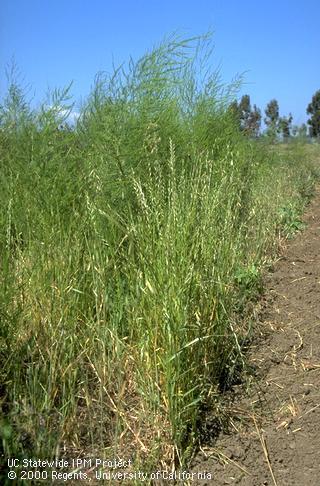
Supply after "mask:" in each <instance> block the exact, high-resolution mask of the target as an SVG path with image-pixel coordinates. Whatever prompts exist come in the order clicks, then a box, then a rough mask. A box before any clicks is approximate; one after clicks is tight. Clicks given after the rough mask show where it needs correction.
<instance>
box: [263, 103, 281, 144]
mask: <svg viewBox="0 0 320 486" xmlns="http://www.w3.org/2000/svg"><path fill="white" fill-rule="evenodd" d="M265 114H266V117H265V119H264V121H265V124H266V125H267V135H269V136H270V137H271V138H272V140H273V141H275V140H276V138H277V134H278V131H279V103H278V102H277V100H275V99H273V100H271V101H270V102H269V103H268V104H267V107H266V109H265Z"/></svg>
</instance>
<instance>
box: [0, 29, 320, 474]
mask: <svg viewBox="0 0 320 486" xmlns="http://www.w3.org/2000/svg"><path fill="white" fill-rule="evenodd" d="M208 42H209V41H208V39H206V38H202V39H191V40H187V41H181V40H179V39H177V38H171V39H169V40H168V41H166V42H164V43H162V44H161V45H160V46H159V47H158V48H156V49H154V50H153V51H151V52H150V53H148V54H146V55H145V56H144V57H143V58H142V59H140V60H139V61H138V62H136V63H134V62H130V63H129V65H128V66H127V67H126V68H121V69H119V70H118V71H115V72H114V73H113V75H112V76H110V77H108V76H107V75H103V74H101V75H99V76H98V77H97V79H96V83H95V87H94V89H93V91H92V94H91V96H90V98H89V99H88V101H87V103H86V104H85V106H84V107H83V110H82V113H81V116H80V118H79V120H78V121H77V123H76V124H75V126H74V127H71V128H70V127H68V125H66V123H65V121H66V117H67V116H68V110H69V111H71V110H72V108H71V106H70V105H69V103H70V100H69V99H68V96H69V92H68V89H66V90H57V91H55V92H54V93H52V95H51V98H50V99H49V100H48V101H47V102H46V104H43V105H42V106H41V107H40V108H39V109H37V110H32V109H31V108H30V106H29V105H28V103H27V102H26V100H25V97H24V95H23V91H22V89H21V87H19V85H17V84H16V83H14V82H13V83H12V84H11V86H10V89H9V91H8V95H7V97H6V98H5V100H4V102H3V104H2V106H1V108H0V257H1V268H0V272H1V273H0V319H1V325H0V361H1V366H0V370H1V371H0V376H1V388H0V400H1V402H0V404H1V407H2V419H1V431H2V447H3V451H4V454H5V456H6V457H17V458H19V457H20V458H22V457H39V458H54V457H77V456H79V455H80V456H86V457H90V455H93V456H97V457H103V456H105V457H107V458H110V457H115V455H116V454H118V455H119V456H120V457H123V458H134V461H135V465H137V464H140V465H143V467H144V470H147V469H148V468H151V467H153V468H154V467H155V465H157V464H158V465H159V464H162V465H163V466H164V467H165V466H170V468H171V467H172V466H173V464H175V466H176V467H178V466H179V464H182V463H185V462H186V461H187V460H188V457H189V455H190V451H191V450H192V448H193V447H194V446H195V445H196V443H197V439H198V426H199V420H201V416H202V415H201V414H202V410H203V407H204V405H206V406H210V407H211V409H213V410H215V409H216V410H217V417H218V408H219V407H218V404H219V396H220V394H221V391H223V390H224V389H226V388H227V387H229V386H231V385H232V383H233V381H234V379H235V378H238V375H239V373H240V372H241V369H242V368H243V366H244V363H245V356H244V346H245V345H247V343H248V339H249V338H250V332H251V331H250V330H251V326H252V323H250V320H249V319H248V318H244V317H245V316H246V315H247V311H246V306H247V303H248V301H249V300H250V299H253V298H256V297H257V292H258V291H259V290H260V289H261V278H260V277H261V269H262V268H263V267H264V265H265V264H266V263H268V262H270V261H271V259H272V255H274V254H275V252H276V250H277V247H278V241H279V235H280V234H281V232H282V231H283V228H285V226H283V224H285V225H286V227H288V225H289V226H290V225H291V226H290V229H292V226H294V222H295V221H296V217H297V216H296V215H297V212H298V213H299V211H301V209H302V207H303V204H304V203H305V201H306V200H307V199H308V198H309V197H310V196H311V195H312V190H313V182H314V178H315V176H316V165H315V164H314V163H313V160H314V159H315V157H314V155H313V154H312V153H311V151H312V150H316V148H314V147H310V146H309V147H305V146H303V145H301V144H298V143H297V144H291V145H290V146H286V147H283V146H279V147H277V146H270V147H269V145H268V142H265V141H264V142H262V141H260V140H256V139H255V140H252V139H250V138H248V137H247V136H246V134H245V133H244V131H243V130H241V129H240V127H239V121H238V119H237V117H236V116H235V114H234V110H232V109H230V105H231V103H232V102H233V101H234V99H235V94H236V92H237V89H238V83H234V84H232V85H231V86H223V85H221V82H220V80H219V77H218V76H217V73H216V72H213V73H211V74H210V73H209V74H208V73H207V69H208V62H209V61H208V60H207V58H206V53H207V52H208V51H207V47H208ZM292 208H294V210H293V209H292ZM290 218H291V219H290ZM293 220H294V221H293Z"/></svg>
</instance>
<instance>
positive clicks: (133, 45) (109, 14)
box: [0, 0, 320, 123]
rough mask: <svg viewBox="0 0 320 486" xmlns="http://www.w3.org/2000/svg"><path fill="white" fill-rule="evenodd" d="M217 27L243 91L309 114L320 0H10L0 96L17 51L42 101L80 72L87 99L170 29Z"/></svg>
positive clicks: (224, 64)
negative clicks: (116, 67)
mask: <svg viewBox="0 0 320 486" xmlns="http://www.w3.org/2000/svg"><path fill="white" fill-rule="evenodd" d="M208 30H211V31H213V32H214V35H213V42H214V45H215V49H214V54H213V58H212V63H213V67H215V66H221V75H222V79H223V80H224V81H225V82H228V81H230V80H231V79H232V78H233V77H234V76H235V75H237V74H239V73H243V72H246V74H245V81H246V85H245V86H244V87H243V89H242V92H243V93H248V94H250V96H251V101H252V102H253V103H255V104H257V105H258V106H259V107H260V108H262V109H264V108H265V106H266V104H267V102H268V101H269V100H270V99H272V98H276V99H277V100H278V101H279V104H280V112H281V114H283V115H286V114H288V113H289V112H290V111H291V112H292V113H293V115H294V120H295V122H296V123H302V122H303V121H305V120H306V113H305V110H306V106H307V104H308V103H309V102H310V100H311V97H312V95H313V94H314V92H315V91H316V90H318V89H320V62H319V58H320V52H319V47H320V1H319V0H304V1H302V0H299V1H298V0H291V1H289V0H277V1H276V0H268V1H266V0H259V1H258V0H255V1H251V0H242V1H241V0H239V1H236V0H224V1H223V0H221V1H220V0H211V1H209V0H197V1H192V2H191V1H188V0H184V1H181V0H178V1H175V0H170V1H169V0H161V1H155V0H135V1H129V0H122V1H121V0H118V1H111V0H110V1H109V0H105V1H103V0H90V1H89V0H1V2H0V73H1V74H0V96H2V95H3V92H4V90H5V84H6V83H5V66H6V64H8V63H9V62H10V60H11V59H12V58H14V59H15V62H16V64H17V65H18V67H19V70H20V71H21V73H22V74H23V77H24V79H25V82H26V83H28V84H29V85H31V86H32V93H35V100H42V99H43V98H44V95H45V93H46V91H47V89H48V87H52V88H54V87H61V86H64V85H66V84H67V83H69V82H70V81H72V80H73V87H72V93H73V94H74V98H75V100H80V99H81V98H83V99H84V98H85V97H86V96H87V95H88V93H89V91H90V87H91V86H92V84H93V80H94V76H95V74H96V73H97V72H98V71H100V70H105V71H110V70H111V69H112V63H113V62H115V63H116V64H119V63H122V62H124V61H126V60H127V59H128V58H129V56H130V55H132V56H133V57H134V58H138V57H139V56H141V55H142V54H143V53H144V52H145V51H146V50H150V48H151V47H152V46H154V45H155V44H157V43H159V41H161V40H162V39H163V37H164V36H165V35H168V34H170V33H172V32H173V31H179V32H180V33H181V34H182V35H185V36H186V37H188V36H190V35H198V34H204V33H205V32H207V31H208Z"/></svg>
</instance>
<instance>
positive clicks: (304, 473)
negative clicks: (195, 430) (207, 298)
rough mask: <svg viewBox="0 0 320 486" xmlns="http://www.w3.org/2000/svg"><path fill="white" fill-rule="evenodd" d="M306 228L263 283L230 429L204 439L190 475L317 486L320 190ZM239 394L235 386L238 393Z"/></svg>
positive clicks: (225, 481)
mask: <svg viewBox="0 0 320 486" xmlns="http://www.w3.org/2000/svg"><path fill="white" fill-rule="evenodd" d="M304 221H305V223H306V224H307V226H306V229H305V230H304V231H303V232H302V233H300V234H299V235H297V236H296V237H295V238H294V239H293V240H292V241H290V242H288V244H287V245H286V248H285V249H284V250H283V252H282V253H283V254H282V257H281V258H280V259H279V261H278V262H277V263H276V264H275V265H274V268H273V271H272V272H270V273H268V275H266V277H265V287H266V293H265V305H264V310H263V314H262V319H261V322H260V325H259V328H261V334H262V337H261V336H260V338H259V339H257V341H256V342H254V343H253V346H252V348H251V351H250V353H249V364H250V366H251V367H253V369H255V373H254V377H253V378H251V382H250V383H246V385H241V386H240V387H238V390H234V392H233V401H232V403H231V405H230V413H231V416H232V417H233V418H232V419H231V427H230V430H229V431H228V433H223V434H221V435H220V436H219V437H218V439H215V440H214V441H213V440H212V441H210V440H207V441H206V443H205V444H203V445H202V447H201V451H200V452H199V454H198V455H197V456H196V458H195V460H194V465H193V471H207V472H210V473H211V474H212V478H213V479H212V480H211V481H210V482H206V481H202V482H193V483H192V484H199V485H200V484H202V485H205V484H214V485H215V486H220V485H229V484H231V485H233V484H237V485H241V486H262V485H264V486H265V485H268V486H269V485H278V486H309V485H310V486H318V485H320V191H319V188H318V191H317V195H316V196H315V198H314V199H313V200H312V201H311V203H310V204H309V206H308V207H307V210H306V213H305V216H304ZM236 388H237V387H236Z"/></svg>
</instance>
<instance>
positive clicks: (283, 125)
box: [278, 113, 293, 141]
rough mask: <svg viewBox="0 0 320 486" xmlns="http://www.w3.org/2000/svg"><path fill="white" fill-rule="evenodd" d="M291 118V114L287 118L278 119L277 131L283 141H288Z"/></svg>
mask: <svg viewBox="0 0 320 486" xmlns="http://www.w3.org/2000/svg"><path fill="white" fill-rule="evenodd" d="M292 120H293V117H292V115H291V113H289V116H283V117H280V118H279V123H278V131H279V133H280V134H281V135H282V138H283V140H285V141H286V140H288V138H289V137H290V135H291V128H292Z"/></svg>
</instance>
